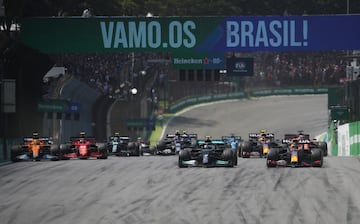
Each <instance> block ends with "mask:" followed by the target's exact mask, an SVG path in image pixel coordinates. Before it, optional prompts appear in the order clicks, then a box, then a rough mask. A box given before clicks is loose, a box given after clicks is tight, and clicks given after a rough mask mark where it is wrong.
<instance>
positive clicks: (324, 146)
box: [319, 142, 328, 156]
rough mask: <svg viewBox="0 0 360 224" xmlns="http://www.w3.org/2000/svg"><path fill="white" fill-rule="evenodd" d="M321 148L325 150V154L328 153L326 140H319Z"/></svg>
mask: <svg viewBox="0 0 360 224" xmlns="http://www.w3.org/2000/svg"><path fill="white" fill-rule="evenodd" d="M319 148H320V149H321V150H322V151H323V156H327V155H328V147H327V143H326V142H319Z"/></svg>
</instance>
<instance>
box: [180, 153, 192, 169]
mask: <svg viewBox="0 0 360 224" xmlns="http://www.w3.org/2000/svg"><path fill="white" fill-rule="evenodd" d="M189 160H190V151H189V150H187V149H184V150H181V151H180V152H179V164H178V165H179V168H184V167H186V166H185V165H184V164H183V163H182V162H183V161H189Z"/></svg>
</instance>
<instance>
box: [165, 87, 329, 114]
mask: <svg viewBox="0 0 360 224" xmlns="http://www.w3.org/2000/svg"><path fill="white" fill-rule="evenodd" d="M327 93H328V88H327V87H325V88H309V87H297V88H274V89H261V90H248V91H240V92H233V93H222V94H214V95H207V96H192V97H186V98H183V99H180V100H178V101H176V102H174V103H172V104H170V106H169V108H168V110H167V112H169V113H176V112H178V111H180V110H182V109H184V108H186V107H189V106H192V105H196V104H200V103H207V102H214V101H220V100H231V99H244V98H250V97H262V96H277V95H305V94H327Z"/></svg>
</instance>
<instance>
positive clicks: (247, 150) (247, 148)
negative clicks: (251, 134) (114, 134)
mask: <svg viewBox="0 0 360 224" xmlns="http://www.w3.org/2000/svg"><path fill="white" fill-rule="evenodd" d="M251 147H252V143H251V142H249V141H246V142H244V144H243V145H242V148H241V156H242V157H243V158H250V152H251ZM244 153H245V154H244Z"/></svg>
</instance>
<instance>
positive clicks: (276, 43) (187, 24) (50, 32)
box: [20, 15, 360, 54]
mask: <svg viewBox="0 0 360 224" xmlns="http://www.w3.org/2000/svg"><path fill="white" fill-rule="evenodd" d="M20 23H21V41H22V43H24V44H26V45H28V46H30V47H32V48H35V49H38V50H40V51H42V52H44V53H70V52H73V53H90V52H103V53H110V52H172V53H178V54H179V53H180V54H181V53H207V52H218V53H220V52H221V53H224V52H234V51H238V52H241V51H246V52H251V51H319V50H355V49H360V41H358V40H359V39H360V30H359V29H354V27H358V24H359V23H360V15H326V16H246V17H245V16H238V17H160V18H145V17H91V18H82V17H58V18H57V17H51V18H23V19H22V20H21V21H20ZM344 24H346V25H344Z"/></svg>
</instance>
